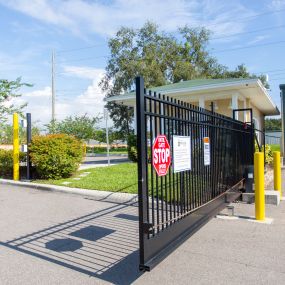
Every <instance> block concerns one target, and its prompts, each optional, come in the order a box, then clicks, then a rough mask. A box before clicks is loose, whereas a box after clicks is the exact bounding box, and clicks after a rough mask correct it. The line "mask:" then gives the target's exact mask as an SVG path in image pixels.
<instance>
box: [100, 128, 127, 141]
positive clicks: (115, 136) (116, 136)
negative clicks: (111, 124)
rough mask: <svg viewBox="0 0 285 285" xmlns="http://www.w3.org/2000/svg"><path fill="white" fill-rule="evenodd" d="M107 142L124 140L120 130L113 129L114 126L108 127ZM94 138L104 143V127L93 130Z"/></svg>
mask: <svg viewBox="0 0 285 285" xmlns="http://www.w3.org/2000/svg"><path fill="white" fill-rule="evenodd" d="M108 136H109V143H110V144H112V143H113V142H114V141H116V140H124V136H123V135H122V132H120V131H117V130H114V128H109V129H108ZM95 139H96V140H97V141H99V142H102V143H106V142H107V138H106V129H105V128H103V129H98V130H96V131H95Z"/></svg>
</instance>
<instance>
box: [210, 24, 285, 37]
mask: <svg viewBox="0 0 285 285" xmlns="http://www.w3.org/2000/svg"><path fill="white" fill-rule="evenodd" d="M283 27H285V25H279V26H272V27H267V28H263V29H258V30H253V31H248V32H241V33H235V34H224V36H223V35H221V36H218V37H214V38H211V40H217V39H224V38H230V37H234V36H238V35H244V34H253V33H258V32H262V31H267V30H274V29H280V28H283Z"/></svg>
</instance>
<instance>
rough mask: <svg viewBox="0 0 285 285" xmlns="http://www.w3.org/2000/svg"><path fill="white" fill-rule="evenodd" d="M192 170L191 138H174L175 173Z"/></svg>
mask: <svg viewBox="0 0 285 285" xmlns="http://www.w3.org/2000/svg"><path fill="white" fill-rule="evenodd" d="M185 170H191V141H190V137H186V136H173V171H174V172H181V171H185Z"/></svg>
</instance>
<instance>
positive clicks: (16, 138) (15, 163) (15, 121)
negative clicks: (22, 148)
mask: <svg viewBox="0 0 285 285" xmlns="http://www.w3.org/2000/svg"><path fill="white" fill-rule="evenodd" d="M19 156H20V153H19V116H18V114H17V113H15V114H13V179H14V180H15V181H18V180H19V179H20V171H19V168H20V164H19V160H20V157H19Z"/></svg>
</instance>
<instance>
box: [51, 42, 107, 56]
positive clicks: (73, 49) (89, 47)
mask: <svg viewBox="0 0 285 285" xmlns="http://www.w3.org/2000/svg"><path fill="white" fill-rule="evenodd" d="M101 46H106V44H98V45H92V46H84V47H79V48H72V49H63V50H59V51H57V52H56V53H57V54H59V53H68V52H74V51H79V50H85V49H91V48H94V47H101Z"/></svg>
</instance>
